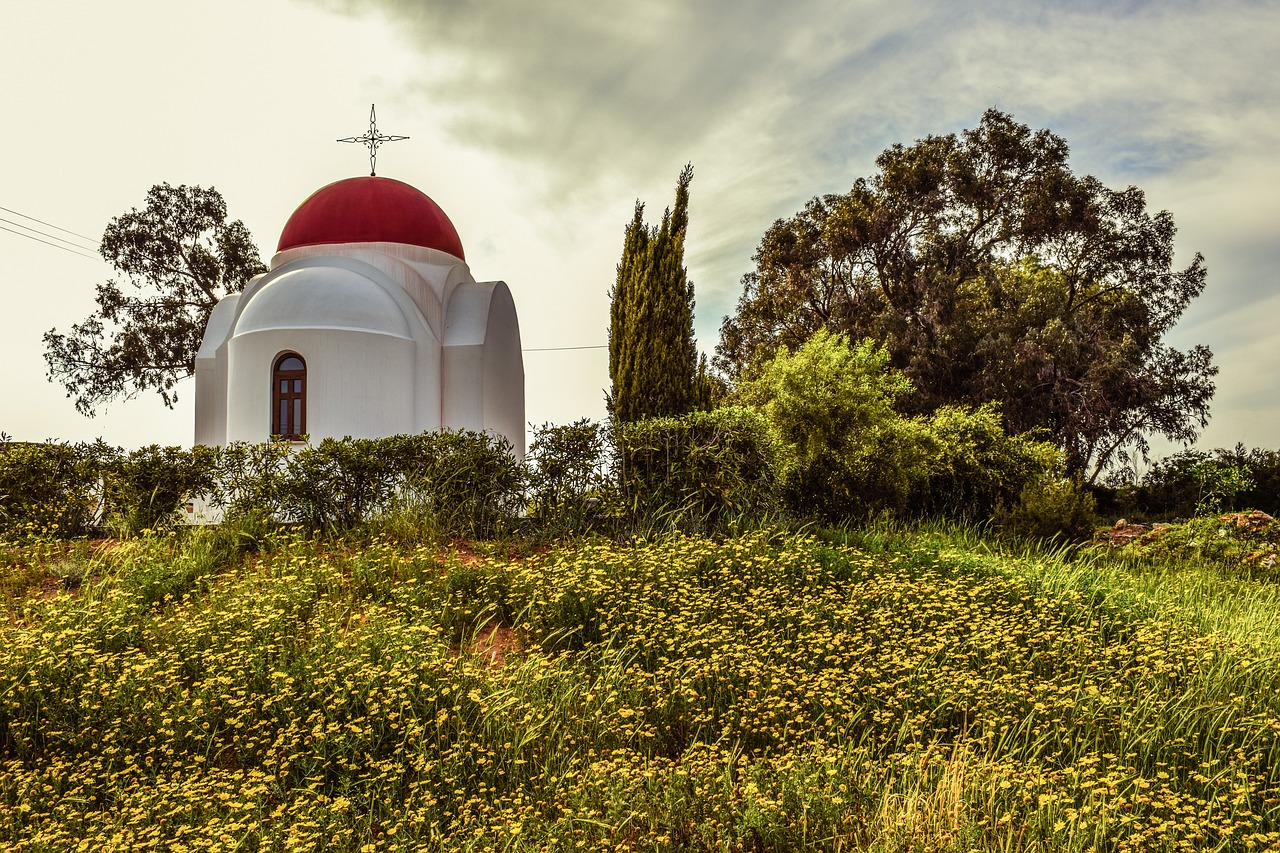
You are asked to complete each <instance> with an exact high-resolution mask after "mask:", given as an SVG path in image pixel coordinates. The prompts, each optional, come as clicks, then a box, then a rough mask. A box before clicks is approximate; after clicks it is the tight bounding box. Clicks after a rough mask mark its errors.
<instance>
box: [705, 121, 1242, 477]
mask: <svg viewBox="0 0 1280 853" xmlns="http://www.w3.org/2000/svg"><path fill="white" fill-rule="evenodd" d="M1067 154H1068V150H1067V143H1066V141H1065V140H1063V139H1062V138H1061V137H1059V136H1056V135H1054V134H1053V133H1050V132H1049V131H1047V130H1040V131H1035V132H1033V131H1032V130H1030V128H1028V127H1027V126H1026V125H1023V124H1019V123H1018V122H1016V121H1014V120H1013V118H1012V117H1010V116H1008V115H1006V114H1004V113H1002V112H999V111H997V110H994V109H993V110H988V111H987V113H986V114H985V115H984V116H983V117H982V121H981V122H980V123H979V124H978V126H977V127H976V128H974V129H972V130H967V131H964V132H963V133H961V134H959V135H955V134H948V135H945V136H930V137H927V138H925V139H923V140H920V141H918V142H916V143H915V144H914V145H910V146H903V145H895V146H893V147H892V148H890V149H888V150H886V151H885V152H884V153H883V154H881V155H880V157H879V158H878V159H877V161H876V162H877V165H878V166H879V172H878V174H876V175H874V176H873V177H871V178H870V179H862V178H860V179H858V180H857V181H856V182H855V183H854V185H853V188H852V189H851V190H850V191H849V192H848V193H844V194H839V195H828V196H824V197H822V198H815V199H813V200H812V201H810V202H809V204H808V205H806V207H805V209H804V210H802V211H800V212H799V213H797V214H796V215H795V216H794V217H792V218H790V219H782V220H779V221H777V222H776V223H774V225H773V226H772V227H771V228H770V229H769V230H768V232H767V233H766V234H765V236H764V238H763V240H762V241H761V243H760V246H759V249H758V250H757V252H756V255H755V262H756V269H755V271H753V272H751V273H749V274H748V275H746V276H745V277H744V280H743V286H744V289H743V294H742V297H741V299H740V300H739V302H738V307H737V311H736V313H735V314H734V315H733V316H730V317H727V318H725V321H724V323H723V325H722V327H721V337H720V344H719V346H718V347H717V363H718V366H719V367H720V368H721V369H722V370H724V371H725V372H726V373H727V374H729V375H730V376H734V377H738V376H742V375H750V372H751V370H752V365H754V364H759V363H763V362H764V361H765V360H767V359H768V358H770V357H771V356H772V355H773V354H774V353H776V352H778V351H779V350H780V349H781V348H787V349H790V350H795V349H797V348H798V347H799V346H800V345H801V344H803V342H804V341H805V340H807V339H808V337H809V336H810V335H812V334H813V333H814V332H815V331H816V330H818V329H829V330H831V331H833V332H842V333H845V334H848V335H849V337H850V338H851V339H854V340H858V339H862V338H871V339H873V340H875V341H877V342H879V343H881V344H883V345H884V346H886V347H887V348H888V351H889V353H890V355H891V359H892V363H893V365H894V366H895V367H897V368H899V369H900V370H902V371H903V372H904V374H905V375H906V376H907V377H908V378H910V379H911V380H912V382H913V384H914V386H915V391H914V392H913V393H912V394H911V395H909V396H908V397H906V398H905V399H904V401H903V403H902V406H903V408H904V410H906V411H908V412H917V413H922V412H929V411H932V410H933V409H935V408H937V407H938V406H940V405H943V404H946V403H952V402H962V403H968V404H973V405H980V404H983V403H988V402H998V403H1000V405H1001V411H1002V412H1003V416H1004V418H1005V426H1006V428H1007V429H1008V430H1009V431H1010V432H1014V433H1021V432H1024V431H1027V430H1031V429H1036V428H1040V429H1044V430H1046V431H1047V432H1048V433H1049V434H1050V435H1051V436H1052V437H1053V439H1054V440H1055V441H1056V442H1057V443H1058V445H1059V446H1060V447H1061V448H1062V449H1063V451H1064V456H1065V459H1066V464H1067V467H1068V470H1069V471H1070V472H1071V473H1072V474H1074V475H1079V476H1083V477H1085V478H1088V479H1093V478H1095V477H1097V475H1098V474H1099V473H1100V472H1101V471H1102V470H1104V469H1105V468H1106V467H1107V466H1108V465H1110V464H1112V463H1114V462H1116V461H1122V460H1124V459H1127V458H1128V455H1129V454H1131V453H1133V452H1135V451H1137V452H1140V453H1143V454H1145V453H1146V451H1147V438H1148V436H1150V435H1153V434H1160V435H1164V436H1166V437H1167V438H1169V439H1171V440H1174V441H1182V442H1189V441H1191V440H1193V439H1194V438H1195V436H1196V434H1197V431H1198V429H1199V428H1201V427H1203V426H1204V425H1205V424H1206V423H1207V418H1208V412H1209V402H1210V399H1211V398H1212V396H1213V391H1214V386H1213V382H1212V377H1213V376H1214V375H1215V374H1216V373H1217V368H1216V367H1214V366H1213V364H1212V354H1211V353H1210V352H1209V350H1208V349H1207V348H1206V347H1203V346H1196V347H1193V348H1191V349H1190V350H1188V351H1186V352H1182V351H1179V350H1177V349H1174V348H1172V347H1170V346H1168V345H1167V344H1166V343H1165V342H1164V337H1165V335H1166V333H1167V332H1169V330H1170V329H1172V328H1173V326H1174V324H1175V323H1176V322H1177V320H1178V318H1179V317H1180V316H1181V315H1182V312H1183V311H1184V310H1185V308H1186V307H1187V305H1188V304H1189V303H1190V301H1191V300H1192V299H1194V298H1195V297H1196V296H1198V295H1199V294H1200V293H1201V292H1202V290H1203V289H1204V286H1205V276H1206V270H1205V265H1204V260H1203V258H1202V257H1201V256H1200V255H1199V254H1197V255H1195V257H1194V258H1193V259H1192V261H1191V263H1190V264H1188V265H1187V266H1186V267H1183V268H1176V267H1174V265H1173V238H1174V233H1175V228H1174V223H1173V217H1172V216H1171V215H1170V214H1169V213H1168V212H1167V211H1161V212H1159V213H1155V214H1150V213H1148V212H1147V210H1146V199H1145V197H1144V195H1143V193H1142V191H1141V190H1140V189H1138V188H1136V187H1129V188H1127V189H1124V190H1111V189H1108V188H1107V187H1106V186H1104V185H1103V184H1102V183H1101V182H1100V181H1098V180H1097V179H1096V178H1094V177H1093V176H1089V175H1086V176H1083V177H1081V176H1077V175H1075V174H1074V173H1073V172H1072V171H1071V169H1070V168H1069V166H1068V164H1067Z"/></svg>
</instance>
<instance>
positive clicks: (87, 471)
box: [0, 436, 120, 539]
mask: <svg viewBox="0 0 1280 853" xmlns="http://www.w3.org/2000/svg"><path fill="white" fill-rule="evenodd" d="M119 456H120V451H119V450H118V449H116V448H114V447H110V446H108V445H107V444H105V443H104V442H103V441H102V440H101V439H99V440H98V441H96V442H94V443H93V444H86V443H79V444H68V443H66V442H54V441H48V442H44V443H43V444H37V443H35V442H24V441H9V440H8V438H7V436H6V437H5V440H3V441H0V530H3V531H4V533H5V534H6V535H7V536H11V537H18V538H49V539H54V538H69V537H76V536H84V535H86V534H88V533H89V531H90V530H91V529H92V528H93V527H94V526H95V525H96V524H97V522H98V520H99V518H100V515H101V509H102V472H103V469H104V468H105V467H107V466H109V465H110V464H111V463H112V461H113V460H115V459H118V458H119Z"/></svg>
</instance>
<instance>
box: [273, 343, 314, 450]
mask: <svg viewBox="0 0 1280 853" xmlns="http://www.w3.org/2000/svg"><path fill="white" fill-rule="evenodd" d="M271 434H272V435H273V436H275V437H276V438H283V439H288V440H291V441H297V440H299V439H301V438H302V437H303V436H304V435H306V434H307V363H306V362H305V361H303V360H302V356H300V355H298V354H297V353H292V352H286V353H281V354H280V355H279V356H277V357H276V363H275V367H274V368H272V370H271Z"/></svg>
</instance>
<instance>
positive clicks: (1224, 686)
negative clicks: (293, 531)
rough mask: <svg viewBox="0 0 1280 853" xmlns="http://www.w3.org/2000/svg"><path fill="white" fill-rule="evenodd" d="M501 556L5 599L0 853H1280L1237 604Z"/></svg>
mask: <svg viewBox="0 0 1280 853" xmlns="http://www.w3.org/2000/svg"><path fill="white" fill-rule="evenodd" d="M8 553H9V554H10V558H9V562H8V563H7V564H6V567H5V568H0V572H6V573H8V572H11V571H17V570H19V569H18V568H17V567H19V566H22V565H25V564H24V563H23V561H22V560H19V559H17V552H14V551H10V552H8ZM503 553H504V552H503V551H499V552H497V553H494V554H488V555H486V554H484V553H480V554H477V553H475V552H474V551H456V552H450V551H442V550H440V549H439V548H438V547H437V546H435V545H430V544H420V543H408V544H406V543H404V542H403V541H402V542H399V543H397V542H393V541H391V540H390V539H388V538H386V537H381V536H379V535H377V534H372V533H371V534H369V535H368V536H367V537H366V538H364V539H361V540H360V541H359V542H358V543H354V542H353V543H351V544H348V545H344V544H343V543H331V544H324V543H321V542H318V541H315V540H309V539H305V538H301V537H296V536H289V535H281V536H280V537H278V538H277V539H276V540H275V541H274V542H272V543H270V547H268V548H265V549H259V550H258V551H256V552H250V553H247V554H245V555H244V556H243V557H242V558H241V557H239V556H228V552H227V551H226V550H225V549H224V547H223V544H219V542H218V541H217V540H214V539H211V540H205V539H202V538H193V539H192V540H190V541H186V540H182V539H180V538H169V537H152V538H150V539H143V540H139V541H137V542H133V543H127V544H125V545H122V546H120V547H118V548H116V549H114V550H112V551H109V552H107V553H105V554H102V555H100V556H98V557H95V559H96V560H98V562H97V563H96V564H95V565H94V568H93V570H92V571H90V572H89V573H88V575H87V579H86V580H85V581H84V582H83V583H82V584H81V585H80V586H79V587H78V588H77V589H75V590H61V591H57V593H56V595H54V596H53V597H39V596H32V597H27V598H23V599H15V600H14V601H13V602H12V603H11V605H10V607H9V613H10V618H9V620H8V623H7V624H5V625H4V626H3V627H0V631H2V632H3V635H2V636H0V846H7V847H8V848H10V849H14V850H21V851H35V850H42V851H43V850H50V851H52V850H68V849H76V848H77V847H83V848H84V849H94V850H125V849H129V850H141V849H149V848H154V849H174V850H177V849H193V850H194V849H208V850H235V849H241V850H244V849H256V850H295V849H299V850H300V849H321V848H324V849H330V848H332V849H339V850H370V849H372V850H409V849H424V848H425V849H447V850H524V849H529V850H541V849H565V850H580V849H581V850H586V849H596V850H616V849H631V850H676V849H706V850H721V849H744V850H750V849H776V850H782V849H787V850H790V849H801V850H803V849H813V850H883V851H889V850H1080V851H1083V850H1090V849H1098V850H1115V851H1129V850H1164V849H1169V850H1175V849H1187V848H1190V849H1222V850H1263V849H1274V848H1275V847H1276V846H1277V845H1280V769H1277V768H1280V690H1277V688H1280V662H1278V659H1277V657H1276V656H1275V655H1272V654H1263V653H1262V652H1261V651H1260V650H1261V649H1263V648H1264V647H1265V646H1266V644H1267V643H1269V642H1271V640H1270V639H1269V637H1268V636H1262V637H1259V636H1257V635H1255V634H1252V633H1250V630H1249V628H1248V622H1247V619H1246V618H1245V615H1246V614H1248V613H1251V612H1253V611H1252V608H1254V607H1255V606H1259V605H1257V604H1256V603H1255V601H1254V599H1250V598H1249V595H1251V594H1252V593H1251V592H1249V591H1248V590H1242V592H1243V593H1244V603H1241V604H1238V605H1237V604H1233V603H1232V602H1231V601H1230V600H1228V599H1229V597H1230V595H1231V594H1232V592H1231V589H1232V588H1230V587H1226V586H1212V585H1210V581H1209V580H1207V579H1206V580H1198V581H1195V582H1194V583H1191V585H1190V586H1189V587H1188V591H1186V592H1185V593H1179V592H1174V593H1169V594H1168V595H1167V596H1164V597H1162V596H1161V595H1160V594H1158V593H1156V592H1154V591H1151V590H1148V589H1147V588H1145V587H1144V586H1143V585H1142V583H1141V582H1138V581H1134V582H1132V583H1131V582H1130V581H1132V580H1133V576H1132V575H1131V574H1126V572H1128V571H1129V569H1127V568H1125V567H1123V566H1117V565H1110V564H1107V563H1105V562H1104V561H1100V560H1098V561H1092V562H1090V561H1082V560H1079V559H1076V558H1075V557H1074V556H1073V555H1070V554H1067V553H1062V552H1059V553H1057V554H1049V555H1043V554H1022V555H1018V554H1009V553H1005V552H1003V551H1001V550H1000V549H999V548H997V547H995V546H993V545H991V544H990V543H988V542H986V541H985V540H983V539H981V538H974V537H971V536H968V535H967V534H961V533H958V532H957V531H954V530H953V531H948V530H945V529H932V530H926V531H923V532H921V533H916V534H913V533H911V532H909V531H907V530H905V529H901V528H897V529H893V528H888V527H884V526H881V527H879V528H874V529H872V530H870V531H868V532H865V533H863V534H860V535H858V536H853V537H840V536H830V535H826V536H824V538H822V539H820V538H818V537H815V536H811V535H807V534H795V533H788V532H783V531H778V530H768V529H762V530H755V531H751V532H748V533H744V534H742V535H738V536H732V537H729V538H727V539H724V540H723V541H713V540H709V539H705V538H697V537H676V536H673V537H665V538H658V539H656V540H655V541H652V542H650V543H648V544H643V545H635V546H626V545H618V544H615V543H613V542H611V541H607V540H584V541H579V542H576V543H572V544H569V545H565V546H563V547H559V548H555V549H552V550H549V551H546V552H541V553H520V554H518V555H516V556H503ZM40 559H42V558H41V556H40V555H39V554H34V553H32V554H31V555H30V562H38V561H39V560H40ZM166 567H168V575H169V577H170V579H169V580H163V581H162V580H161V576H163V575H165V573H166ZM22 570H23V571H25V570H26V569H22ZM1257 596H1258V598H1257V599H1256V600H1257V601H1262V600H1264V598H1262V596H1264V593H1262V592H1258V593H1257ZM1219 598H1221V600H1219ZM1197 603H1198V604H1197ZM1193 605H1194V606H1199V608H1200V609H1199V610H1197V611H1196V612H1195V613H1192V612H1191V611H1190V610H1185V611H1184V609H1183V608H1191V607H1193ZM1197 614H1198V615H1197ZM1215 614H1216V615H1215ZM1231 614H1236V615H1234V616H1232V615H1231ZM495 624H501V625H503V626H505V628H506V629H508V636H510V637H512V638H513V642H514V645H512V646H510V647H508V648H507V649H506V653H505V655H504V662H503V663H502V664H501V665H497V664H495V663H494V661H493V659H492V658H491V657H490V656H489V655H487V654H484V653H483V652H482V650H481V649H478V648H477V645H478V644H477V639H478V638H479V637H480V636H481V635H484V634H485V632H487V631H489V630H491V629H492V627H493V626H494V625H495ZM1213 625H1221V626H1223V630H1207V628H1209V627H1211V626H1213Z"/></svg>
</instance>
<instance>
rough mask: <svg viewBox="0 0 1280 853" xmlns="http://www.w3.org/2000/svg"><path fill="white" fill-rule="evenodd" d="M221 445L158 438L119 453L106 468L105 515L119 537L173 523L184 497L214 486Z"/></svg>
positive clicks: (201, 493) (210, 489) (200, 492)
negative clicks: (166, 443)
mask: <svg viewBox="0 0 1280 853" xmlns="http://www.w3.org/2000/svg"><path fill="white" fill-rule="evenodd" d="M217 464H218V451H217V449H216V448H212V447H203V446H200V445H197V446H195V447H192V448H191V449H190V450H186V449H183V448H181V447H160V446H158V445H155V444H152V445H150V446H148V447H143V448H140V449H138V450H135V451H133V452H132V453H129V454H128V455H121V456H117V457H116V458H114V459H112V460H111V461H110V462H109V464H107V466H106V468H105V471H104V473H103V498H104V512H103V516H104V521H105V523H106V524H108V525H109V526H110V527H111V529H112V530H113V531H114V532H115V533H116V535H117V536H118V537H125V536H137V535H139V534H140V533H141V532H142V531H143V530H147V529H158V528H161V527H165V526H171V525H173V524H174V523H175V522H176V521H177V520H178V511H179V508H180V506H181V505H182V503H183V501H185V500H187V499H188V498H191V497H196V496H201V495H208V494H210V493H212V492H213V490H214V484H215V481H216V478H217V473H218V472H217Z"/></svg>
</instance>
